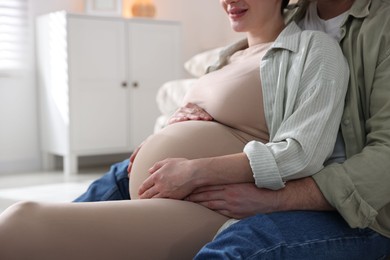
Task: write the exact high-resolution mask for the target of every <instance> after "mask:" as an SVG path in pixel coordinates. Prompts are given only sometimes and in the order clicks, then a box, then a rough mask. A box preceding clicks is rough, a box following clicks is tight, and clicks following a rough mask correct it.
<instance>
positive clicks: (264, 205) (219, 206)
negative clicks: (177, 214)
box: [187, 177, 334, 219]
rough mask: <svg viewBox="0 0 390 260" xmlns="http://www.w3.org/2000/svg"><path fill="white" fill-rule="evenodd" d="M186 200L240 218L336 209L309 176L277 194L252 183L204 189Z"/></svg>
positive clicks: (196, 191) (278, 191) (292, 183)
mask: <svg viewBox="0 0 390 260" xmlns="http://www.w3.org/2000/svg"><path fill="white" fill-rule="evenodd" d="M187 200H189V201H192V202H195V203H198V204H200V205H203V206H205V207H207V208H209V209H211V210H214V211H217V212H219V213H220V214H223V215H225V216H227V217H231V218H237V219H241V218H245V217H249V216H253V215H255V214H258V213H271V212H277V211H289V210H334V209H333V208H332V207H331V206H330V205H329V203H328V202H327V201H326V200H325V198H324V197H323V195H322V193H321V191H320V190H319V189H318V187H317V185H316V184H315V182H314V180H313V179H312V178H310V177H308V178H304V179H300V180H294V181H290V182H288V183H287V184H286V187H285V188H283V189H281V190H277V191H273V190H268V189H260V188H257V187H256V185H254V184H251V183H243V184H229V185H217V186H210V187H202V188H198V189H196V190H195V191H194V192H192V193H191V194H190V195H189V196H188V197H187Z"/></svg>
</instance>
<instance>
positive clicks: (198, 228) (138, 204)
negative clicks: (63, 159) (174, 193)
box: [0, 199, 227, 260]
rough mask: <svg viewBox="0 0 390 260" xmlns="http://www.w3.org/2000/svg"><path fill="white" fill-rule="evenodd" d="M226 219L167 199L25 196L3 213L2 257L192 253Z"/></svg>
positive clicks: (173, 255)
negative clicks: (44, 200)
mask: <svg viewBox="0 0 390 260" xmlns="http://www.w3.org/2000/svg"><path fill="white" fill-rule="evenodd" d="M226 220H227V218H226V217H224V216H222V215H220V214H217V213H215V212H213V211H211V210H208V209H206V208H204V207H202V206H200V205H197V204H195V203H191V202H186V201H178V200H168V199H151V200H136V201H111V202H93V203H63V204H41V203H34V202H24V203H19V204H16V205H14V206H12V207H11V208H9V209H8V210H6V211H5V212H4V213H3V214H2V215H0V259H7V260H13V259H39V260H45V259H50V260H52V259H56V260H61V259H67V260H69V259H72V260H78V259H83V260H85V259H94V260H98V259H105V260H106V259H115V260H120V259H127V260H128V259H192V258H193V256H194V255H195V254H196V253H197V251H199V249H200V248H201V247H202V246H203V245H204V244H206V243H207V242H209V241H211V240H212V238H213V236H214V235H215V233H216V232H217V230H218V229H219V228H220V226H221V225H222V224H223V223H224V222H225V221H226Z"/></svg>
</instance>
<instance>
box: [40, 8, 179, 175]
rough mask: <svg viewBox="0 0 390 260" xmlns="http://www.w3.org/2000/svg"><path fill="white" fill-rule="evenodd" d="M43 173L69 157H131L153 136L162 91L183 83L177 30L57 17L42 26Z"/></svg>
mask: <svg viewBox="0 0 390 260" xmlns="http://www.w3.org/2000/svg"><path fill="white" fill-rule="evenodd" d="M36 28H37V29H36V30H37V37H36V38H37V61H38V64H37V65H38V84H39V89H40V112H41V131H42V150H43V158H44V160H43V162H44V166H45V168H50V167H51V165H52V162H53V158H54V157H53V156H54V155H59V156H63V157H64V171H65V173H67V174H72V173H76V172H77V168H78V163H77V159H78V157H79V156H83V155H101V154H112V153H125V152H128V153H130V152H131V151H133V150H134V149H135V148H136V147H137V146H138V145H139V144H140V143H141V141H143V140H144V139H145V138H146V137H147V136H148V135H150V134H152V133H153V127H154V123H155V120H156V118H157V117H158V115H159V112H158V108H157V104H156V101H155V97H156V93H157V90H158V88H159V87H160V86H161V85H162V84H163V83H164V82H166V81H168V80H172V79H177V78H179V77H180V71H181V66H180V57H179V56H180V48H181V33H180V30H181V26H180V24H179V23H177V22H169V21H157V20H146V19H122V18H114V17H99V16H87V15H76V14H69V13H65V12H56V13H51V14H48V15H44V16H41V17H39V18H38V20H37V27H36Z"/></svg>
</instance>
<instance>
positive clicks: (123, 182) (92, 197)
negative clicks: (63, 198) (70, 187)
mask: <svg viewBox="0 0 390 260" xmlns="http://www.w3.org/2000/svg"><path fill="white" fill-rule="evenodd" d="M128 165H129V159H127V160H124V161H122V162H119V163H116V164H114V165H112V166H111V168H110V170H109V171H108V172H107V173H106V174H104V175H103V176H102V177H101V178H99V179H97V180H95V181H94V182H93V183H92V184H91V185H90V186H89V187H88V190H87V191H86V192H85V193H84V194H82V195H81V196H80V197H78V198H77V199H75V200H74V202H91V201H108V200H129V199H130V194H129V177H128V175H127V166H128Z"/></svg>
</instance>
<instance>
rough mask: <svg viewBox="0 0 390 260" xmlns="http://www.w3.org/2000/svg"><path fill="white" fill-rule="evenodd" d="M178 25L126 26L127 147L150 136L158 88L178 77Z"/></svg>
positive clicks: (155, 113) (155, 117)
mask: <svg viewBox="0 0 390 260" xmlns="http://www.w3.org/2000/svg"><path fill="white" fill-rule="evenodd" d="M180 41H181V40H180V26H179V25H178V24H177V23H169V22H166V23H165V22H135V21H132V22H131V23H128V43H129V46H130V49H129V79H130V86H131V92H130V96H131V98H130V100H131V102H130V110H131V111H130V112H131V116H130V119H131V130H132V134H131V144H132V145H133V146H138V145H139V144H140V143H141V142H142V141H143V140H144V139H145V138H146V137H148V136H149V135H150V134H152V133H153V129H154V124H155V122H156V119H157V117H158V115H159V114H160V113H159V110H158V107H157V103H156V94H157V90H158V88H159V87H160V86H161V85H162V84H163V83H165V82H167V81H169V80H173V79H177V78H178V77H179V71H180V57H179V56H180V46H181V44H180Z"/></svg>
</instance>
